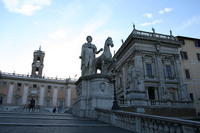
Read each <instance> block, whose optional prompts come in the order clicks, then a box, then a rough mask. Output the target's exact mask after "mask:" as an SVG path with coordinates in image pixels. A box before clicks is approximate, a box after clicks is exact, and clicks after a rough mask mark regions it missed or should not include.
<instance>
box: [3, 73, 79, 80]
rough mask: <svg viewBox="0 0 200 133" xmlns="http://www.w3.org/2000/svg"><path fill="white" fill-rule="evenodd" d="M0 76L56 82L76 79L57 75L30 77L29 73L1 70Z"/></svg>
mask: <svg viewBox="0 0 200 133" xmlns="http://www.w3.org/2000/svg"><path fill="white" fill-rule="evenodd" d="M0 76H1V77H11V78H24V79H33V80H34V79H39V80H48V81H49V80H51V81H57V82H66V81H68V82H75V81H76V79H72V78H67V79H64V78H57V77H45V76H43V77H41V78H40V77H31V75H29V74H27V75H25V74H16V73H6V72H1V71H0Z"/></svg>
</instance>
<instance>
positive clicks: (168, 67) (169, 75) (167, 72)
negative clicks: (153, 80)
mask: <svg viewBox="0 0 200 133" xmlns="http://www.w3.org/2000/svg"><path fill="white" fill-rule="evenodd" d="M166 77H167V78H168V79H173V77H172V69H171V66H170V65H166Z"/></svg>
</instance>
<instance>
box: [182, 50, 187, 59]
mask: <svg viewBox="0 0 200 133" xmlns="http://www.w3.org/2000/svg"><path fill="white" fill-rule="evenodd" d="M181 58H182V59H185V60H187V59H188V56H187V52H185V51H181Z"/></svg>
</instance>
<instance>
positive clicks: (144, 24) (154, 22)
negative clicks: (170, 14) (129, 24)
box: [140, 19, 163, 26]
mask: <svg viewBox="0 0 200 133" xmlns="http://www.w3.org/2000/svg"><path fill="white" fill-rule="evenodd" d="M162 22H163V21H162V20H160V19H157V20H154V21H151V22H145V23H141V24H140V25H141V26H150V25H155V24H159V23H162Z"/></svg>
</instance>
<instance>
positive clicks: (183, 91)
mask: <svg viewBox="0 0 200 133" xmlns="http://www.w3.org/2000/svg"><path fill="white" fill-rule="evenodd" d="M175 66H176V70H177V71H176V75H177V79H178V82H179V88H178V94H179V99H178V100H184V101H187V100H189V95H188V92H187V86H186V84H184V83H183V75H182V72H181V61H180V56H179V55H178V54H177V55H175Z"/></svg>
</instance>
